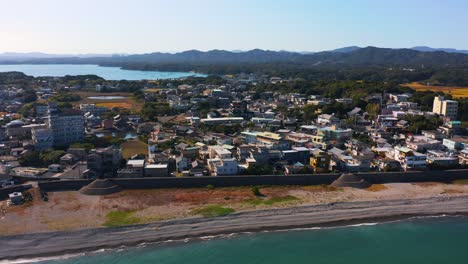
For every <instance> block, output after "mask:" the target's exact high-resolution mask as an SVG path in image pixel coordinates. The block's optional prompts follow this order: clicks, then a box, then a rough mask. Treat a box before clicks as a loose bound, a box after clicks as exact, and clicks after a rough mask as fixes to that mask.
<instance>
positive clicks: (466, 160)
mask: <svg viewBox="0 0 468 264" xmlns="http://www.w3.org/2000/svg"><path fill="white" fill-rule="evenodd" d="M458 163H460V165H462V166H466V165H468V149H464V150H462V151H460V154H459V155H458Z"/></svg>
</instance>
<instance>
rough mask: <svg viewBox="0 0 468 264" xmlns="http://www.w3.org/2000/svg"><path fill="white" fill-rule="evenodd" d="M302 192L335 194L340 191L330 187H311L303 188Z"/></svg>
mask: <svg viewBox="0 0 468 264" xmlns="http://www.w3.org/2000/svg"><path fill="white" fill-rule="evenodd" d="M303 189H304V190H306V191H309V192H335V191H339V190H341V189H340V188H336V187H334V186H331V185H325V184H324V185H311V186H305V187H303Z"/></svg>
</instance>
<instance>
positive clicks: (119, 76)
mask: <svg viewBox="0 0 468 264" xmlns="http://www.w3.org/2000/svg"><path fill="white" fill-rule="evenodd" d="M10 71H18V72H23V73H24V74H26V75H30V76H34V77H41V76H52V77H62V76H65V75H86V74H94V75H97V76H99V77H102V78H104V79H106V80H129V81H135V80H158V79H173V78H181V77H188V76H206V75H204V74H198V73H192V72H159V71H133V70H123V69H121V68H118V67H101V66H98V65H88V64H76V65H75V64H37V65H36V64H35V65H32V64H12V65H0V72H10Z"/></svg>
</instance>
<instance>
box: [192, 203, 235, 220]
mask: <svg viewBox="0 0 468 264" xmlns="http://www.w3.org/2000/svg"><path fill="white" fill-rule="evenodd" d="M234 212H235V210H234V209H232V208H228V207H223V206H221V205H208V206H205V207H203V208H199V209H195V210H193V211H192V214H195V215H202V216H203V217H218V216H225V215H228V214H232V213H234Z"/></svg>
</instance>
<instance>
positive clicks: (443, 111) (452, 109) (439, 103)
mask: <svg viewBox="0 0 468 264" xmlns="http://www.w3.org/2000/svg"><path fill="white" fill-rule="evenodd" d="M432 112H433V113H436V114H439V115H442V116H445V117H448V118H450V119H452V120H455V119H456V118H457V113H458V102H457V101H455V100H447V99H445V98H444V97H443V96H436V97H434V104H433V107H432Z"/></svg>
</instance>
